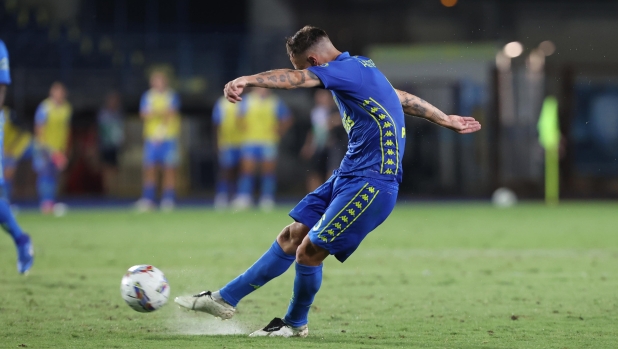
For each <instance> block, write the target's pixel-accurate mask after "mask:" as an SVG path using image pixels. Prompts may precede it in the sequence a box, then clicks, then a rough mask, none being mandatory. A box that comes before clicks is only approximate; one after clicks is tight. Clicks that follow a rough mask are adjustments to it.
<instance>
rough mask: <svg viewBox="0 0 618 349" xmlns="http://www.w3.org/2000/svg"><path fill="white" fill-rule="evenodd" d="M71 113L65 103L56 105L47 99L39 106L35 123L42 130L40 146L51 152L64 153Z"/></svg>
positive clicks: (68, 105)
mask: <svg viewBox="0 0 618 349" xmlns="http://www.w3.org/2000/svg"><path fill="white" fill-rule="evenodd" d="M72 113H73V109H72V108H71V104H69V102H66V101H65V102H64V103H62V104H60V105H57V104H56V103H54V101H52V100H51V99H50V98H47V99H46V100H44V101H43V102H41V104H39V108H38V109H37V111H36V115H35V123H36V125H37V126H38V127H41V128H42V130H43V132H42V135H41V139H40V140H39V141H40V143H41V145H42V146H44V147H46V148H49V149H50V150H52V151H61V152H65V151H66V148H67V142H68V140H69V131H70V126H71V125H70V123H71V114H72Z"/></svg>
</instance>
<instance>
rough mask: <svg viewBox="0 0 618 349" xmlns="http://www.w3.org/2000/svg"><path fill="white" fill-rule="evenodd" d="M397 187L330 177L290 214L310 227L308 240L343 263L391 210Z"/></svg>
mask: <svg viewBox="0 0 618 349" xmlns="http://www.w3.org/2000/svg"><path fill="white" fill-rule="evenodd" d="M398 190H399V185H398V184H397V183H396V182H388V181H382V180H379V179H373V178H365V177H339V176H332V177H330V179H329V180H328V181H326V183H324V184H322V185H321V186H320V187H319V188H317V189H316V190H315V191H313V192H312V193H309V194H308V195H307V196H305V197H304V198H303V199H302V200H301V201H300V202H299V203H298V205H296V207H294V208H293V209H292V211H290V217H292V218H293V219H294V220H295V221H297V222H300V223H302V224H304V225H306V226H308V227H312V229H311V230H310V231H309V238H310V239H311V242H313V243H314V244H316V245H318V246H320V247H322V248H324V249H326V250H327V251H328V252H329V253H330V254H332V255H334V256H335V258H337V259H338V260H339V261H341V262H343V261H345V260H346V259H347V258H348V257H349V256H350V255H351V254H352V253H353V252H354V251H355V250H356V249H357V248H358V246H359V245H360V243H361V241H363V239H364V238H365V236H367V234H369V233H370V232H371V231H372V230H374V229H375V228H376V227H377V226H379V225H380V224H382V222H384V220H386V217H388V215H389V214H390V213H391V212H392V211H393V208H394V207H395V202H396V201H397V192H398Z"/></svg>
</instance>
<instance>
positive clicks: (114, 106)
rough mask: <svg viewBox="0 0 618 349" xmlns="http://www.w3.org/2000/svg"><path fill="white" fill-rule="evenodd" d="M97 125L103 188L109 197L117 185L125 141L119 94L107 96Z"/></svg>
mask: <svg viewBox="0 0 618 349" xmlns="http://www.w3.org/2000/svg"><path fill="white" fill-rule="evenodd" d="M97 123H98V125H99V129H98V135H99V154H100V158H101V163H102V175H103V188H104V191H105V193H106V194H107V195H109V194H110V193H112V192H113V189H114V188H115V184H116V183H117V180H116V177H117V175H118V152H119V150H120V147H121V146H122V142H123V141H124V112H123V110H122V105H121V101H120V94H118V92H112V93H110V94H109V95H107V98H106V100H105V104H104V105H103V107H101V109H100V110H99V114H98V115H97Z"/></svg>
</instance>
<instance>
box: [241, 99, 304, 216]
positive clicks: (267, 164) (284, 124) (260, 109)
mask: <svg viewBox="0 0 618 349" xmlns="http://www.w3.org/2000/svg"><path fill="white" fill-rule="evenodd" d="M239 109H240V111H239V112H240V118H241V127H242V130H243V145H242V148H241V155H240V156H241V165H240V171H241V174H240V178H239V180H238V195H237V196H236V199H235V200H234V206H235V207H236V208H237V209H246V208H248V207H250V206H251V205H252V194H253V184H254V183H253V180H254V174H255V169H256V167H258V166H259V167H260V174H261V188H260V189H261V192H260V202H259V205H260V207H261V208H262V209H264V210H270V209H272V207H273V206H274V204H275V189H276V180H275V169H276V166H277V146H278V143H279V138H280V137H281V136H282V135H283V134H284V133H285V131H287V129H288V128H289V127H290V124H291V121H292V120H291V117H290V111H289V109H288V108H287V107H286V106H285V104H284V103H283V101H281V99H279V98H278V97H277V96H275V95H273V94H272V93H271V92H270V91H269V90H267V89H265V88H255V89H253V91H251V93H249V94H248V95H247V96H246V98H245V99H244V100H243V101H242V102H241V103H240V106H239Z"/></svg>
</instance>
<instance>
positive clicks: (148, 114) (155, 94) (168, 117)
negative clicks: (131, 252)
mask: <svg viewBox="0 0 618 349" xmlns="http://www.w3.org/2000/svg"><path fill="white" fill-rule="evenodd" d="M179 111H180V99H179V98H178V94H176V92H175V91H173V90H172V89H170V88H169V86H168V78H167V75H165V73H163V72H161V71H155V72H153V73H152V75H151V76H150V90H148V91H146V92H144V94H143V95H142V100H141V102H140V116H141V117H142V119H143V120H144V184H143V185H144V187H143V192H142V198H141V199H139V201H138V202H137V204H136V207H137V209H138V211H142V212H143V211H148V210H151V209H152V208H153V207H154V205H155V204H154V203H155V195H156V178H157V170H159V169H160V170H162V171H163V195H162V198H161V210H163V211H170V210H173V209H174V206H175V196H176V167H177V166H178V160H179V154H178V137H179V136H180V113H179Z"/></svg>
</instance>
